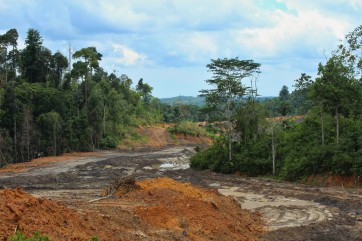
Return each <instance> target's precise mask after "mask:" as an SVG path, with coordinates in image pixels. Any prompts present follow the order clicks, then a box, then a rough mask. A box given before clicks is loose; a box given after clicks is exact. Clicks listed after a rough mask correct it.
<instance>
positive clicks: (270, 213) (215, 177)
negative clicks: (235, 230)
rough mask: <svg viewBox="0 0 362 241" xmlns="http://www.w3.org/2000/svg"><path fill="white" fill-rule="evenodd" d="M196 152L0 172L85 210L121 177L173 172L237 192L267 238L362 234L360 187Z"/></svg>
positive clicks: (184, 149)
mask: <svg viewBox="0 0 362 241" xmlns="http://www.w3.org/2000/svg"><path fill="white" fill-rule="evenodd" d="M193 153H194V147H192V146H170V147H164V148H153V149H150V148H148V149H139V150H132V151H131V150H130V151H121V150H116V151H105V152H99V153H97V155H92V156H82V157H77V158H74V159H67V160H63V161H60V162H56V161H54V162H50V163H47V164H46V165H38V166H36V167H28V168H27V169H20V170H17V171H16V172H14V170H11V169H9V170H7V171H6V172H4V171H3V172H0V188H15V187H21V188H23V189H24V190H26V191H27V192H30V193H31V194H33V195H35V196H38V197H45V198H48V199H52V200H56V201H59V202H61V203H64V204H65V205H67V206H69V207H72V208H76V209H84V210H85V209H96V206H97V205H95V204H94V203H93V202H91V203H90V202H89V201H90V200H95V199H97V198H101V197H102V192H103V193H104V190H105V188H107V187H109V186H110V183H111V182H112V181H114V180H115V179H117V178H122V177H126V176H130V175H131V176H133V177H135V179H136V180H146V179H150V178H155V177H170V178H173V179H175V180H177V181H180V182H190V183H191V184H193V185H195V186H200V187H206V188H212V189H217V190H218V191H219V192H220V193H222V194H224V195H227V196H232V197H234V198H235V199H236V200H237V202H239V203H240V205H241V206H242V207H243V208H246V209H249V210H252V211H258V212H260V213H261V215H262V217H263V219H264V220H265V221H266V224H267V227H266V229H267V231H266V232H265V234H264V235H263V237H262V239H263V240H318V241H323V240H326V241H327V240H328V241H330V240H362V190H361V189H357V188H355V189H353V188H342V187H317V186H308V185H303V184H295V183H288V182H281V181H274V180H270V179H263V178H246V177H239V176H236V175H223V174H216V173H212V172H210V171H196V170H192V169H190V168H188V159H189V157H190V156H191V155H192V154H193ZM111 200H112V199H111ZM102 202H103V203H107V201H106V200H102V201H101V202H100V203H102ZM109 202H110V201H108V204H109ZM97 207H98V208H99V205H98V206H97ZM98 211H99V210H98Z"/></svg>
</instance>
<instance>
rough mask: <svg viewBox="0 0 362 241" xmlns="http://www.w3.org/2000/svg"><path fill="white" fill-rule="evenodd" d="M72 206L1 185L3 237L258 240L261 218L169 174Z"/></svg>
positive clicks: (261, 227) (230, 199)
mask: <svg viewBox="0 0 362 241" xmlns="http://www.w3.org/2000/svg"><path fill="white" fill-rule="evenodd" d="M137 185H139V186H140V187H141V188H140V189H133V191H131V192H129V193H126V194H124V193H118V195H117V194H116V195H115V196H118V197H114V196H112V197H109V198H106V199H101V200H99V201H94V202H92V203H91V204H87V203H85V202H83V203H82V205H80V207H81V208H79V207H78V209H70V208H67V207H66V206H64V205H63V204H60V203H58V202H55V201H52V200H47V199H43V198H35V197H33V196H31V195H30V194H28V193H26V192H24V191H22V190H20V189H5V190H0V213H1V219H0V233H1V234H2V236H0V239H3V240H6V237H9V236H10V235H12V234H13V233H14V232H15V230H21V231H22V232H24V233H25V234H26V235H28V236H30V235H32V234H33V233H34V232H36V231H41V232H42V233H44V234H48V235H49V237H50V238H53V239H55V240H88V239H89V238H91V237H92V236H98V237H99V238H100V239H101V240H160V239H161V240H181V239H182V240H212V239H216V240H257V239H258V238H259V237H260V236H261V233H262V232H263V221H262V220H261V216H260V215H259V214H257V213H251V212H249V211H247V210H245V209H241V208H240V206H239V205H238V203H237V202H235V201H234V200H233V199H232V198H227V197H225V196H222V195H221V194H219V193H218V192H217V191H215V190H206V189H201V188H195V187H193V186H192V185H191V184H189V183H179V182H176V181H174V180H173V179H170V178H157V179H151V180H145V181H141V182H139V183H137Z"/></svg>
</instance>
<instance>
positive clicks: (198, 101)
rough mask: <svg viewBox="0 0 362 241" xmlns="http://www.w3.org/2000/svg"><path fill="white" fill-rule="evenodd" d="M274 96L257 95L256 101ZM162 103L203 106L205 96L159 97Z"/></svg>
mask: <svg viewBox="0 0 362 241" xmlns="http://www.w3.org/2000/svg"><path fill="white" fill-rule="evenodd" d="M273 98H275V97H274V96H259V97H257V99H258V101H260V102H263V101H266V100H269V99H273ZM159 100H160V101H161V102H162V103H165V104H168V105H175V104H186V105H197V106H204V105H205V98H204V97H193V96H182V95H180V96H176V97H171V98H161V99H159Z"/></svg>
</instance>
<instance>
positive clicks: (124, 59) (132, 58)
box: [112, 44, 147, 66]
mask: <svg viewBox="0 0 362 241" xmlns="http://www.w3.org/2000/svg"><path fill="white" fill-rule="evenodd" d="M112 47H113V51H114V52H116V53H120V54H121V57H119V58H118V62H119V63H121V64H123V65H126V66H130V65H135V64H138V63H143V62H145V60H146V59H147V57H146V55H144V54H141V53H137V52H136V51H134V50H132V49H130V48H128V47H127V46H125V45H121V44H112Z"/></svg>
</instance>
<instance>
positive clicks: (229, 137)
mask: <svg viewBox="0 0 362 241" xmlns="http://www.w3.org/2000/svg"><path fill="white" fill-rule="evenodd" d="M227 106H228V107H227V118H228V127H227V129H228V130H227V132H228V134H227V136H228V145H229V161H231V110H230V108H231V107H230V100H229V99H228V103H227Z"/></svg>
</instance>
